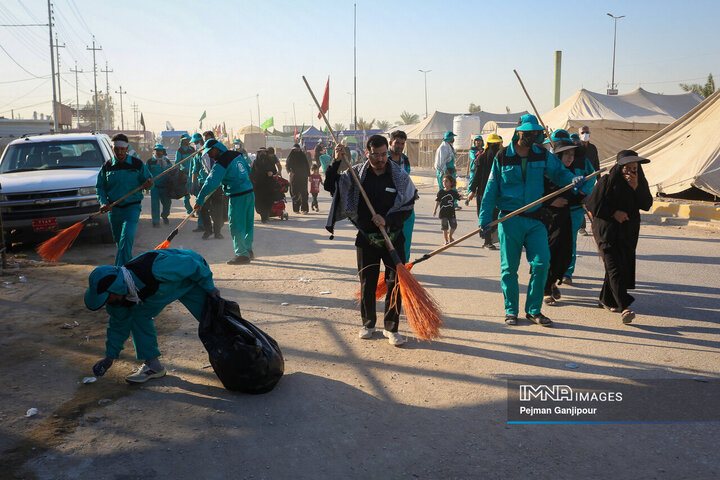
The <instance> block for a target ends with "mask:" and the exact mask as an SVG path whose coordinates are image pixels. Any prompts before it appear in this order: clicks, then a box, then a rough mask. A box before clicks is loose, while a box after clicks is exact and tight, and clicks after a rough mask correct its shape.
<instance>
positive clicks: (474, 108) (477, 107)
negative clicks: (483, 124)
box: [468, 103, 482, 113]
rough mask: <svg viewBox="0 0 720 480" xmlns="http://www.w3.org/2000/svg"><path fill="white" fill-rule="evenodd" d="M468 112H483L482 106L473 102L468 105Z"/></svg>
mask: <svg viewBox="0 0 720 480" xmlns="http://www.w3.org/2000/svg"><path fill="white" fill-rule="evenodd" d="M468 112H469V113H477V112H482V107H481V106H480V105H475V104H474V103H471V104H470V106H469V107H468Z"/></svg>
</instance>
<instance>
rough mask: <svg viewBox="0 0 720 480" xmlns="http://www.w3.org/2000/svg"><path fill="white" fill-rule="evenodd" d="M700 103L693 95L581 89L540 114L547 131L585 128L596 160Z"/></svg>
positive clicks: (629, 143)
mask: <svg viewBox="0 0 720 480" xmlns="http://www.w3.org/2000/svg"><path fill="white" fill-rule="evenodd" d="M701 101H702V98H701V97H700V96H699V95H697V94H696V93H692V92H689V93H683V94H681V95H661V94H657V93H651V92H648V91H646V90H643V89H642V88H638V89H636V90H633V91H632V92H629V93H624V94H622V95H603V94H601V93H595V92H590V91H588V90H585V89H582V90H579V91H578V92H577V93H575V94H574V95H573V96H571V97H570V98H568V99H567V100H565V101H564V102H563V103H561V104H560V105H558V106H557V107H555V108H554V109H552V110H551V111H550V112H548V113H546V114H545V115H543V117H542V119H543V120H544V121H545V124H546V125H547V126H548V128H550V129H552V130H555V129H558V128H564V129H565V130H568V131H569V132H570V133H574V132H577V130H578V129H579V128H580V127H582V126H584V125H587V126H588V127H590V132H591V137H590V141H591V142H592V143H593V144H594V145H595V146H597V148H598V153H599V156H600V158H606V157H609V156H611V155H615V154H616V153H617V152H618V151H620V150H623V149H626V148H629V147H630V146H631V145H634V144H636V143H638V142H641V141H643V140H645V139H646V138H648V137H649V136H651V135H652V134H654V133H656V132H658V131H660V130H662V129H663V128H665V127H666V126H667V125H669V124H671V123H672V122H674V121H675V120H677V119H678V118H680V117H681V116H683V115H684V114H685V113H687V112H688V111H689V110H690V109H692V108H693V107H695V106H696V105H697V104H698V103H700V102H701Z"/></svg>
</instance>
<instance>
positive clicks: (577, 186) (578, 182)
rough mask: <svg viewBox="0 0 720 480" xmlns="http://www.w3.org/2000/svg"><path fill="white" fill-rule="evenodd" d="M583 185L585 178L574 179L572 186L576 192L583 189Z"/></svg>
mask: <svg viewBox="0 0 720 480" xmlns="http://www.w3.org/2000/svg"><path fill="white" fill-rule="evenodd" d="M583 185H585V177H583V176H579V177H575V178H573V179H572V186H573V188H575V189H576V190H577V189H580V188H582V186H583Z"/></svg>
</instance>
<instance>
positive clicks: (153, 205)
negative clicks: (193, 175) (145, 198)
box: [150, 187, 172, 225]
mask: <svg viewBox="0 0 720 480" xmlns="http://www.w3.org/2000/svg"><path fill="white" fill-rule="evenodd" d="M171 205H172V200H171V199H170V197H169V196H168V194H167V192H166V191H165V189H164V188H157V187H153V188H151V189H150V214H151V216H152V223H153V225H157V224H159V223H160V217H162V218H168V217H169V216H170V206H171ZM161 206H162V212H160V207H161Z"/></svg>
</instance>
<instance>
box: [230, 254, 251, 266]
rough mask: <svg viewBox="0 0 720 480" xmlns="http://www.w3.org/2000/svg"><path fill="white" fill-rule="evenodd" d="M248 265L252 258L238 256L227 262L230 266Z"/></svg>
mask: <svg viewBox="0 0 720 480" xmlns="http://www.w3.org/2000/svg"><path fill="white" fill-rule="evenodd" d="M247 263H250V257H246V256H245V255H237V256H235V258H233V259H232V260H228V262H227V264H228V265H245V264H247Z"/></svg>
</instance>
